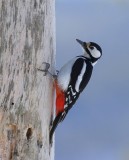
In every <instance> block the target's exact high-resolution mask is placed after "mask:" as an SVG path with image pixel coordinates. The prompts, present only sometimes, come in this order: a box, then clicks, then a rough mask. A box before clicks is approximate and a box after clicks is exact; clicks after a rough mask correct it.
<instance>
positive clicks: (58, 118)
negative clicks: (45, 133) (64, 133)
mask: <svg viewBox="0 0 129 160" xmlns="http://www.w3.org/2000/svg"><path fill="white" fill-rule="evenodd" d="M61 116H62V113H60V114H58V115H57V116H56V118H55V119H54V122H53V124H52V127H51V129H50V133H49V142H50V144H52V138H53V134H54V132H55V130H56V127H57V126H58V124H59V123H60V122H61Z"/></svg>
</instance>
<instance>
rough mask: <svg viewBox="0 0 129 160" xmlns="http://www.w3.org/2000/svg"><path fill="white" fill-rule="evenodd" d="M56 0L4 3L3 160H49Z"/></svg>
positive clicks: (0, 26)
mask: <svg viewBox="0 0 129 160" xmlns="http://www.w3.org/2000/svg"><path fill="white" fill-rule="evenodd" d="M54 7H55V2H54V0H0V160H50V159H53V158H54V155H53V154H52V150H53V146H52V147H50V146H49V126H50V121H51V115H52V110H53V97H54V96H53V95H54V90H53V82H52V79H51V78H50V77H48V76H46V77H44V76H43V74H42V72H39V71H38V70H37V69H36V68H39V67H40V66H41V65H42V62H44V61H45V62H49V63H50V64H51V67H50V70H51V71H52V72H54V69H52V68H54V57H55V55H54V54H55V8H54Z"/></svg>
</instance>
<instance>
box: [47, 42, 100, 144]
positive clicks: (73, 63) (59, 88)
mask: <svg viewBox="0 0 129 160" xmlns="http://www.w3.org/2000/svg"><path fill="white" fill-rule="evenodd" d="M76 41H77V42H78V43H79V44H80V45H81V47H82V49H83V52H84V53H83V55H79V56H77V57H75V58H73V59H72V60H70V61H69V62H67V63H66V64H65V65H64V66H63V67H62V68H61V69H60V71H59V72H58V74H57V76H56V78H55V77H54V78H55V80H54V83H55V87H56V117H55V119H54V121H53V123H52V127H51V129H50V135H49V138H50V143H52V137H53V133H54V131H55V129H56V127H57V125H58V124H59V123H60V122H62V121H63V120H64V118H65V117H66V115H67V114H68V112H69V110H70V109H71V108H72V106H73V105H74V104H75V102H76V101H77V99H78V98H79V95H80V93H81V92H82V91H83V90H84V88H85V87H86V86H87V84H88V82H89V80H90V78H91V75H92V71H93V67H94V65H95V64H96V62H97V61H98V59H100V57H101V56H102V49H101V47H100V46H99V45H98V44H97V43H94V42H88V43H86V42H83V41H81V40H79V39H76Z"/></svg>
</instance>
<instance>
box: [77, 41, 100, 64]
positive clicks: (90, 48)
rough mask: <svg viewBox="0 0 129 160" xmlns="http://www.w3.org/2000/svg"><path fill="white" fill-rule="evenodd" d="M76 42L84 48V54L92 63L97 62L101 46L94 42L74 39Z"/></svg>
mask: <svg viewBox="0 0 129 160" xmlns="http://www.w3.org/2000/svg"><path fill="white" fill-rule="evenodd" d="M76 40H77V42H78V43H79V44H80V45H81V46H82V48H83V50H84V56H85V57H86V58H87V59H89V60H90V61H91V62H92V63H95V62H97V60H98V59H99V58H100V57H101V56H102V49H101V47H100V46H99V45H98V44H97V43H94V42H88V43H86V42H83V41H81V40H79V39H76Z"/></svg>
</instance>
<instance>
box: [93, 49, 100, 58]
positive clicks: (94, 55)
mask: <svg viewBox="0 0 129 160" xmlns="http://www.w3.org/2000/svg"><path fill="white" fill-rule="evenodd" d="M91 55H92V56H93V57H94V58H99V57H100V56H101V53H100V52H99V51H98V50H95V49H94V50H92V51H91Z"/></svg>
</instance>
